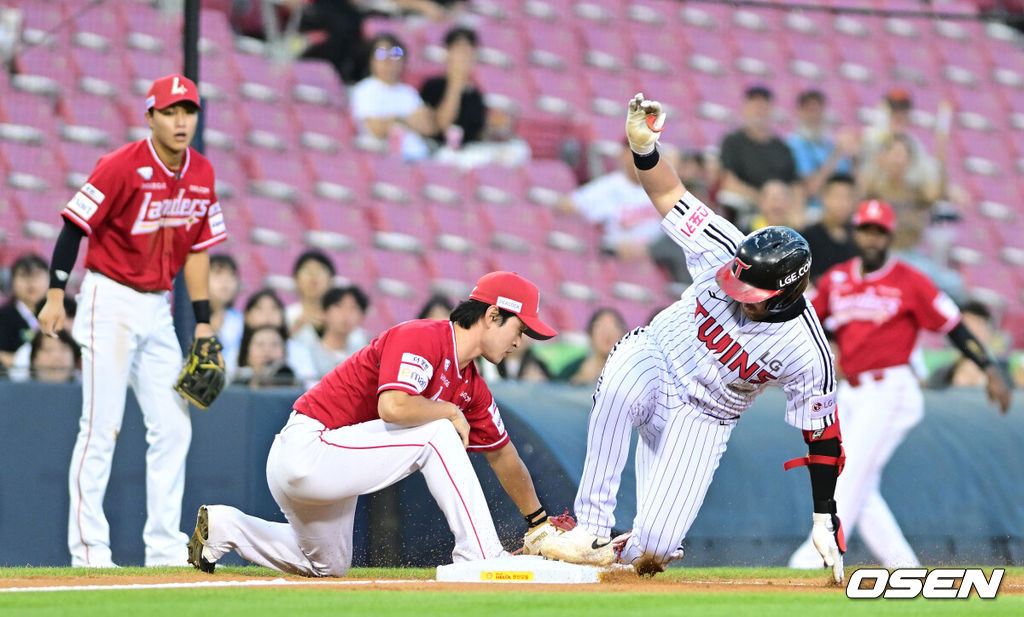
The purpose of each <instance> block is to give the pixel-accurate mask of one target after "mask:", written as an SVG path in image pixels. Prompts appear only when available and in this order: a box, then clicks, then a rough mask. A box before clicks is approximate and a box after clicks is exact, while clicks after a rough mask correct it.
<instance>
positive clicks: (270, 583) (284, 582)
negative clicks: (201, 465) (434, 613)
mask: <svg viewBox="0 0 1024 617" xmlns="http://www.w3.org/2000/svg"><path fill="white" fill-rule="evenodd" d="M433 582H435V581H434V580H432V579H408V580H394V579H389V580H379V581H378V580H373V581H367V580H358V581H346V580H341V579H334V580H318V581H295V580H288V579H283V578H275V579H272V580H266V579H259V580H247V581H197V582H194V583H136V584H130V585H55V586H50V587H43V586H41V587H9V588H6V589H0V593H27V592H37V591H117V590H132V589H199V588H220V587H280V586H289V587H291V586H318V585H321V586H327V587H337V586H342V587H345V586H352V587H356V586H360V585H394V584H403V583H433Z"/></svg>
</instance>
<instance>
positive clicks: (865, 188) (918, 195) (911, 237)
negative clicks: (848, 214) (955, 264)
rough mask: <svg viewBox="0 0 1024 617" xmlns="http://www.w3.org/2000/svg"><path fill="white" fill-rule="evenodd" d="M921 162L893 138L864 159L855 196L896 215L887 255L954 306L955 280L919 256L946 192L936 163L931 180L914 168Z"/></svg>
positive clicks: (908, 143) (909, 146) (959, 283)
mask: <svg viewBox="0 0 1024 617" xmlns="http://www.w3.org/2000/svg"><path fill="white" fill-rule="evenodd" d="M922 156H925V155H924V154H923V153H922V152H921V151H920V150H919V149H918V147H917V146H916V145H915V142H914V141H913V140H912V139H911V138H910V137H908V136H907V135H906V134H902V133H899V134H894V135H893V136H892V137H891V138H890V139H889V141H888V142H886V143H885V144H884V145H883V147H882V149H881V150H879V151H878V152H877V153H876V154H875V155H874V156H872V157H870V158H868V159H866V160H865V161H864V164H863V166H862V168H861V171H860V175H859V176H858V178H857V186H858V192H860V193H861V195H863V196H864V198H866V199H878V200H880V201H884V202H887V203H889V204H890V205H891V206H892V208H893V210H894V211H895V212H896V220H897V225H896V232H895V234H894V235H893V240H892V250H893V252H894V253H895V254H897V255H898V256H899V257H900V258H902V259H903V260H904V261H907V262H908V263H910V264H911V265H913V266H914V267H916V268H918V269H919V270H921V271H923V272H924V273H925V274H927V275H928V276H929V277H931V278H932V280H934V281H935V284H936V285H937V286H938V287H939V288H940V289H942V290H943V291H944V292H946V293H947V294H949V295H950V296H951V297H952V298H953V299H954V300H956V301H957V302H963V301H964V284H963V280H962V278H961V277H960V275H959V274H958V273H957V272H955V271H954V270H951V269H949V268H948V267H946V264H944V263H941V262H937V261H935V260H933V259H931V258H930V257H929V256H928V255H927V254H925V253H924V252H923V250H922V242H921V241H922V239H923V238H924V235H925V233H926V231H927V229H928V226H929V223H930V222H931V218H932V208H933V206H934V205H935V203H936V202H937V200H938V199H939V198H940V197H941V196H942V195H943V194H944V192H945V188H946V187H945V173H944V170H943V165H942V164H941V163H940V164H939V166H938V167H936V168H935V169H936V170H937V171H938V173H937V174H934V175H925V174H923V173H921V170H923V169H927V168H928V167H922V166H920V165H919V164H918V161H919V160H920V157H922Z"/></svg>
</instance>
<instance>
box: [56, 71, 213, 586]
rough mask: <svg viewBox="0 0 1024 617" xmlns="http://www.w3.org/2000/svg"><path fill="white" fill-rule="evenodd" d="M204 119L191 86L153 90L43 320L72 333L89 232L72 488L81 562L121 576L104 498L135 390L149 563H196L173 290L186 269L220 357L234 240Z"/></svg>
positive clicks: (188, 430) (93, 204)
mask: <svg viewBox="0 0 1024 617" xmlns="http://www.w3.org/2000/svg"><path fill="white" fill-rule="evenodd" d="M200 109H201V108H200V106H199V92H198V90H197V89H196V85H195V84H194V83H192V81H191V80H189V79H187V78H185V77H183V76H181V75H168V76H167V77H162V78H160V79H157V80H156V81H154V82H153V85H152V87H150V89H149V93H148V95H147V98H146V121H147V122H148V123H149V127H150V129H151V130H152V134H151V135H150V137H147V138H146V139H143V140H140V141H137V142H134V143H130V144H128V145H126V146H123V147H122V148H120V149H118V150H116V151H114V152H112V153H111V154H108V155H106V156H104V157H103V158H101V159H100V160H99V162H98V163H97V164H96V168H95V169H94V170H93V172H92V174H91V175H90V176H89V180H88V181H87V182H86V183H85V184H84V185H83V186H82V188H81V189H80V190H79V191H78V192H77V193H75V195H74V197H72V198H71V201H69V202H68V204H67V207H65V208H64V210H63V211H62V212H61V215H62V216H63V217H64V228H63V229H62V231H61V232H60V236H59V237H58V238H57V243H56V246H55V247H54V249H53V260H52V261H51V266H50V289H49V291H48V292H47V295H46V304H45V305H44V306H43V308H42V310H41V311H40V313H39V329H40V330H41V331H42V332H44V333H46V334H49V335H51V336H55V335H56V332H57V330H60V329H61V328H63V326H64V319H65V315H64V287H65V285H66V284H67V280H68V274H69V273H70V272H71V269H72V268H73V267H74V265H75V259H76V258H77V256H78V247H79V244H80V243H81V240H82V237H83V236H89V248H88V251H87V252H86V255H85V268H86V270H87V272H86V274H85V278H84V279H83V281H82V288H81V292H80V294H79V296H78V315H77V318H76V319H75V323H74V328H73V332H72V335H73V336H74V338H75V340H76V341H77V342H78V344H79V345H81V347H82V419H81V421H80V423H79V431H78V439H77V440H76V441H75V449H74V451H73V453H72V455H71V469H70V472H69V478H68V481H69V488H70V492H71V510H70V514H69V520H68V547H69V549H70V551H71V565H72V566H88V567H113V566H114V562H113V560H112V559H111V555H110V527H109V525H108V524H107V519H106V517H105V516H104V515H103V495H104V493H105V492H106V490H107V480H108V479H109V478H110V466H111V462H112V460H113V456H114V445H115V442H116V440H117V433H118V431H119V430H120V429H121V420H122V418H123V417H124V402H125V396H126V392H127V388H128V386H129V385H131V387H132V389H133V390H135V396H136V398H137V399H138V401H139V406H140V407H141V408H142V417H143V420H144V421H145V424H146V440H147V442H148V443H149V448H148V450H147V451H146V513H147V517H146V526H145V528H144V529H143V532H142V535H143V540H144V541H145V544H146V565H147V566H156V565H175V566H184V565H185V563H186V553H185V550H184V543H185V540H186V538H187V537H186V536H185V534H184V533H182V532H181V529H180V525H181V498H182V494H183V492H184V487H185V456H186V455H187V454H188V446H189V442H190V441H191V439H192V425H191V423H190V421H189V412H188V407H187V406H186V403H185V401H184V400H183V399H182V398H181V397H179V396H178V395H177V394H175V392H174V390H172V386H173V385H174V382H175V377H177V376H178V370H179V369H180V368H181V364H182V363H181V349H180V348H179V346H178V339H177V337H176V336H175V334H174V322H173V320H172V318H171V307H170V303H169V297H170V289H171V282H172V280H173V279H174V276H175V275H176V274H177V272H178V271H179V270H181V269H182V268H184V273H185V283H186V285H187V287H188V292H189V296H190V297H191V298H192V301H193V302H192V305H193V308H194V310H195V316H196V322H197V324H198V325H197V326H196V329H195V336H196V340H197V341H204V340H205V341H207V343H206V347H207V348H217V347H219V344H217V343H216V339H215V337H213V329H212V328H211V327H210V303H209V296H208V294H207V286H208V278H209V269H210V268H209V265H210V262H209V257H208V256H207V252H206V250H207V249H208V248H210V247H211V246H213V245H215V244H217V243H219V242H222V241H223V240H225V239H226V238H227V231H226V230H225V227H224V218H223V215H222V214H221V210H220V205H219V203H218V202H217V196H216V195H215V194H214V190H213V187H214V177H213V166H211V165H210V163H209V161H207V160H206V159H205V158H204V157H203V156H202V155H201V154H199V153H198V152H196V151H195V150H193V149H192V148H190V147H189V144H190V143H191V142H192V137H193V135H195V131H196V123H197V121H198V118H199V111H200ZM222 366H223V365H222ZM221 383H223V381H222V382H221ZM217 392H219V390H217ZM213 396H216V394H215V393H214V394H213ZM210 400H212V399H210Z"/></svg>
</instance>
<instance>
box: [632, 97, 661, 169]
mask: <svg viewBox="0 0 1024 617" xmlns="http://www.w3.org/2000/svg"><path fill="white" fill-rule="evenodd" d="M664 125H665V111H664V110H663V109H662V108H661V103H659V102H658V101H646V100H644V95H643V93H642V92H638V93H637V95H636V96H634V97H633V98H632V99H630V101H629V111H628V112H627V113H626V136H627V137H628V138H629V147H630V148H632V150H633V152H636V153H637V154H650V153H651V152H654V146H655V144H657V143H658V137H660V136H661V129H662V128H663V127H664Z"/></svg>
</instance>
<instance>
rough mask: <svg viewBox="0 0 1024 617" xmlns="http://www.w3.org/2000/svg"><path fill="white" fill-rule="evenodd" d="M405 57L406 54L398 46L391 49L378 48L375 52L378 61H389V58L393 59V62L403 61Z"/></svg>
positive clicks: (374, 55)
mask: <svg viewBox="0 0 1024 617" xmlns="http://www.w3.org/2000/svg"><path fill="white" fill-rule="evenodd" d="M403 55H405V52H404V51H402V48H401V47H397V46H396V47H392V48H390V49H389V48H387V47H378V48H377V49H374V50H373V57H374V58H376V59H378V60H387V59H388V58H391V59H392V60H401V59H402V56H403Z"/></svg>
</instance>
